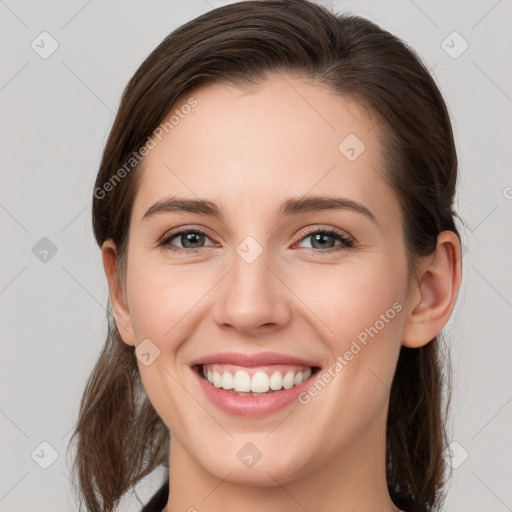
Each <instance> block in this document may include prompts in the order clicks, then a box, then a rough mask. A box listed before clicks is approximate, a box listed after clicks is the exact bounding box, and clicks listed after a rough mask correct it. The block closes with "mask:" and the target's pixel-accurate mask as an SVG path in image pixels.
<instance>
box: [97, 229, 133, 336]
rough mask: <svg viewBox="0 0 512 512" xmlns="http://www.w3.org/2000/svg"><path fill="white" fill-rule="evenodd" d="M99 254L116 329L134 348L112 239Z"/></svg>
mask: <svg viewBox="0 0 512 512" xmlns="http://www.w3.org/2000/svg"><path fill="white" fill-rule="evenodd" d="M101 254H102V259H103V269H104V270H105V275H106V276H107V281H108V287H109V294H110V303H111V304H112V312H113V314H114V319H115V322H116V326H117V329H118V331H119V333H120V334H121V338H122V339H123V341H124V342H125V343H126V344H127V345H132V346H135V338H134V336H133V329H132V324H131V318H130V311H129V308H128V304H127V300H126V296H125V294H124V293H123V286H122V283H120V282H119V280H118V277H117V273H116V263H117V261H116V246H115V244H114V242H113V240H112V239H108V240H106V241H105V242H104V243H103V246H102V248H101Z"/></svg>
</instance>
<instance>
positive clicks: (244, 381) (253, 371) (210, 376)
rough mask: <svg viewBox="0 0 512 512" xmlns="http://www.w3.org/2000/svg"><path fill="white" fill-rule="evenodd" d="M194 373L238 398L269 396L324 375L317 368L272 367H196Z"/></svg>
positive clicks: (216, 364)
mask: <svg viewBox="0 0 512 512" xmlns="http://www.w3.org/2000/svg"><path fill="white" fill-rule="evenodd" d="M193 369H194V370H195V371H196V372H197V373H198V374H199V376H200V377H201V378H203V379H204V380H205V381H207V382H208V383H209V384H211V385H212V386H214V387H216V388H219V389H223V390H225V391H226V392H228V393H230V394H232V395H238V396H251V397H255V396H267V395H269V394H272V393H276V392H280V391H285V390H288V389H291V388H294V387H295V386H298V385H300V384H302V383H303V382H305V381H306V380H308V379H310V378H311V377H312V376H313V375H315V374H316V373H318V372H319V371H320V368H319V367H317V366H299V365H269V366H262V367H243V366H236V365H227V364H220V363H215V364H205V365H201V364H198V365H195V366H194V367H193Z"/></svg>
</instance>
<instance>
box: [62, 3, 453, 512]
mask: <svg viewBox="0 0 512 512" xmlns="http://www.w3.org/2000/svg"><path fill="white" fill-rule="evenodd" d="M281 72H283V73H288V74H289V75H294V76H300V77H303V78H308V79H313V80H316V81H318V82H320V83H323V84H326V85H328V86H329V87H331V88H332V90H334V91H335V92H336V93H338V94H340V95H342V96H345V97H351V98H353V99H355V100H356V101H358V102H359V103H360V104H362V105H365V106H366V107H368V108H369V109H370V112H372V113H373V114H375V116H376V118H377V119H378V120H379V128H380V129H379V134H380V136H381V138H382V143H383V148H384V151H385V157H386V163H387V165H386V173H385V178H386V179H387V180H388V181H389V183H390V185H391V186H392V187H393V189H394V190H395V192H396V195H397V197H398V200H399V202H400V205H401V209H402V213H403V218H404V226H403V227H404V236H405V240H406V245H407V253H408V257H409V263H410V269H409V270H412V271H414V268H415V266H414V263H415V262H416V260H417V258H418V257H420V256H426V255H430V254H432V253H433V252H434V250H435V248H436V241H437V235H438V234H439V233H440V232H441V231H443V230H451V231H453V232H455V233H456V234H457V236H459V233H458V231H457V228H456V226H455V217H456V214H455V212H454V211H453V209H452V205H453V200H454V194H455V186H456V178H457V155H456V150H455V145H454V140H453V134H452V129H451V124H450V118H449V114H448V111H447V108H446V105H445V103H444V100H443V98H442V96H441V93H440V91H439V90H438V88H437V86H436V84H435V82H434V80H433V79H432V77H431V76H430V74H429V72H428V70H427V69H426V67H425V66H424V64H423V63H422V61H421V59H420V58H419V57H418V56H417V55H416V54H415V53H414V51H413V50H411V49H410V48H408V47H407V45H406V44H404V43H403V42H402V41H400V40H399V39H398V38H396V37H395V36H393V35H391V34H390V33H388V32H387V31H385V30H383V29H381V28H380V27H378V26H377V25H375V24H373V23H371V22H370V21H368V20H365V19H364V18H360V17H357V16H354V15H348V14H334V13H332V12H330V11H329V10H327V9H326V8H324V7H322V6H320V5H317V4H314V3H310V2H308V1H306V0H282V1H279V0H274V1H267V0H259V1H246V2H238V3H234V4H230V5H226V6H224V7H220V8H217V9H214V10H211V11H209V12H207V13H206V14H203V15H201V16H199V17H197V18H195V19H193V20H192V21H190V22H188V23H186V24H184V25H182V26H181V27H179V28H177V29H176V30H174V31H173V32H172V33H171V34H170V35H169V36H168V37H166V38H165V39H164V40H163V41H162V42H161V43H160V45H159V46H158V47H157V48H156V49H155V50H154V51H153V52H152V53H151V54H150V55H149V56H148V57H147V58H146V59H145V61H144V62H143V63H142V64H141V66H140V67H139V69H138V70H137V71H136V73H135V75H134V76H133V77H132V78H131V80H130V81H129V83H128V85H127V87H126V89H125V91H124V93H123V96H122V99H121V103H120V106H119V109H118V112H117V116H116V118H115V121H114V124H113V126H112V129H111V132H110V135H109V137H108V140H107V143H106V146H105V148H104V152H103V156H102V160H101V164H100V168H99V172H98V175H97V179H96V185H95V191H94V198H93V205H92V215H93V226H94V234H95V237H96V240H97V243H98V245H99V246H100V247H101V246H102V244H103V242H104V241H105V240H107V239H109V238H110V239H112V240H113V241H114V242H115V244H116V248H117V265H116V271H117V272H118V276H119V278H120V282H123V279H121V276H122V273H123V269H124V264H125V260H124V257H125V254H126V247H127V235H128V228H129V222H130V216H131V209H132V204H133V201H134V197H135V194H136V192H137V178H138V176H139V174H140V170H141V164H142V163H143V159H141V160H140V161H138V162H135V164H133V162H132V164H131V165H133V168H127V167H126V162H128V161H130V159H131V158H132V157H133V155H134V154H135V153H137V152H138V151H139V149H140V148H141V147H143V146H144V145H145V144H146V142H147V140H149V139H148V137H150V136H151V134H152V133H153V132H154V130H155V129H156V128H157V127H158V125H159V124H160V123H161V122H162V121H163V120H164V119H165V117H166V115H168V113H169V112H170V110H171V107H172V106H173V105H174V104H175V102H176V100H177V99H178V97H180V96H181V95H182V94H183V93H185V92H190V91H191V90H192V89H193V88H194V87H195V86H199V85H201V84H211V83H215V82H217V83H218V82H223V83H230V84H235V85H237V86H240V87H243V86H251V85H255V84H260V83H262V81H264V80H265V79H266V78H268V77H271V76H273V75H276V74H280V73H281ZM137 154H138V153H137ZM121 168H124V169H125V172H124V173H123V172H120V170H121ZM107 183H110V186H108V187H107V186H106V184H107ZM459 238H460V236H459ZM107 322H108V335H107V339H106V342H105V346H104V348H103V351H102V353H101V354H100V356H99V359H98V361H97V363H96V365H95V367H94V369H93V371H92V374H91V375H90V377H89V380H88V382H87V386H86V388H85V391H84V394H83V397H82V400H81V404H80V411H79V415H78V420H77V424H76V428H75V430H74V432H73V435H72V438H71V440H70V445H71V443H72V442H73V441H75V440H76V441H77V452H76V458H75V460H74V465H73V471H74V473H75V474H76V478H77V480H78V486H79V488H80V492H79V493H78V494H79V495H80V497H81V499H82V500H83V501H85V504H86V507H87V510H89V511H94V512H96V511H98V510H102V511H105V512H110V511H112V510H115V508H117V505H118V504H119V501H120V499H121V497H122V496H123V494H124V493H125V492H126V491H128V490H129V489H130V488H131V487H133V486H134V485H135V484H136V483H137V482H139V481H140V480H141V479H142V478H143V477H145V476H146V475H148V474H149V473H150V472H152V471H153V470H154V469H155V468H156V467H158V466H160V465H164V466H168V464H169V460H168V455H169V430H168V429H167V427H166V426H165V424H164V423H163V422H162V420H161V419H160V417H159V416H158V414H157V413H156V411H155V410H154V408H153V407H152V405H151V403H150V401H149V399H148V397H147V395H146V393H145V390H144V387H143V385H142V382H141V377H140V374H139V371H138V367H137V362H136V357H135V355H134V350H133V347H131V346H128V345H127V344H125V343H124V342H123V341H122V338H121V336H120V333H119V332H118V330H117V327H116V325H115V322H114V320H113V317H112V311H111V306H110V302H109V304H108V309H107ZM441 349H442V346H441V345H440V339H439V337H436V338H434V339H433V340H432V341H431V342H430V343H428V344H427V345H425V346H423V347H421V348H418V349H409V348H406V347H402V348H401V352H400V356H399V360H398V364H397V368H396V372H395V376H394V380H393V384H392V389H391V396H390V404H389V413H388V421H387V450H386V451H387V453H386V462H387V480H388V485H389V486H390V489H393V490H395V491H397V492H403V493H407V494H410V495H411V496H413V497H414V498H416V499H417V500H418V501H419V502H421V503H423V504H425V505H426V506H427V508H428V509H429V510H431V509H432V508H433V507H435V506H437V505H439V504H440V503H441V502H442V494H443V492H442V491H443V485H444V480H443V478H444V470H445V464H444V461H443V456H442V452H443V449H444V447H445V446H446V431H445V419H446V411H447V402H446V403H445V401H444V400H443V390H444V391H446V392H447V393H446V397H449V393H448V392H449V387H447V386H446V383H447V381H446V377H449V371H448V369H449V367H448V366H447V359H446V355H445V354H442V350H441ZM443 371H445V372H446V375H444V376H443ZM443 383H444V385H443ZM443 404H444V405H445V406H444V407H443Z"/></svg>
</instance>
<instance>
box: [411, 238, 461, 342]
mask: <svg viewBox="0 0 512 512" xmlns="http://www.w3.org/2000/svg"><path fill="white" fill-rule="evenodd" d="M461 273H462V271H461V247H460V241H459V238H458V236H457V235H456V234H455V233H454V232H452V231H443V232H442V233H440V234H439V235H438V237H437V248H436V251H435V253H434V254H433V255H432V256H429V257H428V258H427V259H426V260H425V262H424V263H423V264H422V265H421V267H420V272H419V278H418V282H417V285H416V288H415V289H414V290H413V292H412V293H411V294H410V297H409V304H408V308H407V318H406V320H405V325H404V332H403V335H402V345H404V346H406V347H410V348H418V347H421V346H423V345H426V344H427V343H428V342H429V341H431V340H432V339H434V338H435V337H436V336H437V335H438V334H439V333H440V332H441V331H442V329H443V327H444V326H445V325H446V324H447V322H448V320H449V319H450V316H451V314H452V312H453V308H454V306H455V300H456V298H457V293H458V291H459V286H460V281H461Z"/></svg>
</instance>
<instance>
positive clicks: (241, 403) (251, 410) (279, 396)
mask: <svg viewBox="0 0 512 512" xmlns="http://www.w3.org/2000/svg"><path fill="white" fill-rule="evenodd" d="M192 371H193V373H194V374H195V376H196V378H197V379H198V380H199V385H200V386H201V388H202V389H203V391H204V392H205V394H206V396H207V397H208V398H209V399H210V400H211V401H212V402H213V403H214V404H215V405H216V406H217V407H219V408H220V409H222V410H223V411H225V412H228V413H230V414H234V415H237V416H262V415H265V414H272V413H275V412H277V411H279V410H281V409H283V408H284V407H286V406H287V405H290V404H291V403H293V402H297V403H298V396H299V395H300V393H301V392H302V391H305V390H306V389H307V388H308V387H309V386H311V383H312V380H313V378H314V377H315V376H316V373H314V374H312V375H311V376H310V377H309V379H307V380H305V381H304V382H302V383H301V384H299V385H298V386H294V387H293V388H290V389H282V390H281V391H275V392H274V393H269V394H268V395H263V396H250V395H246V396H240V395H233V394H231V393H228V392H227V391H226V390H225V389H222V388H216V387H215V386H214V385H213V384H210V383H209V382H208V381H207V380H206V379H204V378H203V377H201V376H200V375H199V373H198V372H197V371H195V370H194V369H192Z"/></svg>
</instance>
